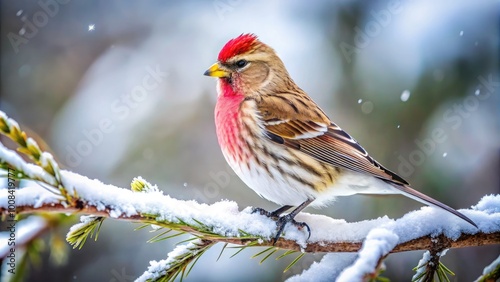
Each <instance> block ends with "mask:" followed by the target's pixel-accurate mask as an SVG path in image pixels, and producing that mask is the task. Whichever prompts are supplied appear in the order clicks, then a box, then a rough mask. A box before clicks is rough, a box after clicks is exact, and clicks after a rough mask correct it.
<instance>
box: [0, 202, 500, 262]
mask: <svg viewBox="0 0 500 282" xmlns="http://www.w3.org/2000/svg"><path fill="white" fill-rule="evenodd" d="M110 211H111V210H110V209H106V210H98V209H97V208H96V207H95V206H92V205H89V204H85V205H83V204H82V206H81V208H76V207H64V206H63V205H62V204H46V205H42V206H40V207H36V208H35V207H33V206H17V212H18V213H25V214H29V213H40V212H56V213H74V214H82V215H84V214H85V215H94V216H100V217H108V218H109V217H111V216H110ZM0 212H1V213H6V209H5V208H4V207H0ZM114 219H117V220H124V221H133V222H151V220H152V219H151V217H147V216H141V215H130V216H126V215H120V216H119V217H115V218H114ZM175 229H176V230H177V231H183V232H187V233H191V234H194V235H197V236H202V237H203V239H204V240H210V241H214V242H224V243H231V244H236V245H247V244H248V243H249V242H254V241H255V238H237V237H221V236H218V235H213V236H211V235H207V234H206V233H203V232H200V231H199V230H198V229H197V228H194V227H192V226H189V225H180V226H178V228H175ZM499 243H500V231H496V232H492V233H484V232H478V233H476V234H462V235H460V237H459V238H458V239H456V240H453V239H450V238H448V237H446V236H444V235H443V234H440V235H439V236H437V237H432V236H430V235H427V236H422V237H418V238H415V239H413V240H410V241H407V242H402V243H400V244H398V245H397V246H396V247H395V248H394V249H393V250H392V251H391V253H399V252H407V251H415V250H434V249H436V250H437V251H441V250H443V249H449V248H464V247H475V246H483V245H493V244H499ZM362 244H363V241H357V242H328V241H321V242H308V243H307V246H306V247H305V248H304V247H302V246H301V245H299V244H298V243H297V242H296V241H294V240H290V239H284V238H280V239H279V240H278V241H277V242H276V244H275V245H274V246H275V247H278V248H281V249H286V250H295V251H303V252H309V253H321V252H324V253H331V252H358V251H359V250H360V248H361V246H362ZM253 246H273V244H272V242H271V241H261V242H259V243H256V244H253Z"/></svg>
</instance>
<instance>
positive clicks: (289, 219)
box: [252, 208, 311, 245]
mask: <svg viewBox="0 0 500 282" xmlns="http://www.w3.org/2000/svg"><path fill="white" fill-rule="evenodd" d="M282 212H283V209H277V210H275V211H273V212H269V211H266V210H265V209H262V208H254V209H253V210H252V213H259V214H261V215H265V216H267V217H269V218H271V219H273V220H275V221H276V227H277V229H278V232H277V233H276V236H274V238H273V245H275V244H276V242H278V239H279V238H280V236H281V234H282V233H283V231H284V230H285V226H286V224H287V223H291V224H293V225H294V226H295V227H297V228H298V229H299V230H303V229H304V227H305V228H306V229H307V233H308V236H307V240H309V238H310V237H311V228H309V225H307V223H305V222H297V221H295V219H293V216H292V215H291V214H287V215H283V216H281V214H282Z"/></svg>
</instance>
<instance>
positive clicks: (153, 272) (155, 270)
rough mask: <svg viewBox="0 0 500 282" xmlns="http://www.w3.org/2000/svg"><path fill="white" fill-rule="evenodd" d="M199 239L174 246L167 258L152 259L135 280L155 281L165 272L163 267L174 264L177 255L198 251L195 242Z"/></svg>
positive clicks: (140, 281)
mask: <svg viewBox="0 0 500 282" xmlns="http://www.w3.org/2000/svg"><path fill="white" fill-rule="evenodd" d="M199 242H200V240H196V241H194V242H190V243H188V244H185V245H179V246H177V247H175V249H174V250H173V251H171V252H170V253H168V258H167V259H164V260H160V261H156V260H152V261H150V262H149V264H150V266H149V267H148V270H146V271H145V272H144V273H143V274H142V275H141V276H140V277H139V278H137V279H136V280H135V281H136V282H142V281H144V282H145V281H156V280H158V278H160V277H161V276H163V275H165V274H166V271H165V269H167V268H168V267H169V266H170V265H171V264H175V263H176V261H177V259H178V258H179V257H183V256H185V255H186V254H189V253H193V254H196V253H197V252H198V250H197V246H196V245H195V244H196V243H199Z"/></svg>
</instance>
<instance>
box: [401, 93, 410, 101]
mask: <svg viewBox="0 0 500 282" xmlns="http://www.w3.org/2000/svg"><path fill="white" fill-rule="evenodd" d="M410 95H411V93H410V90H405V91H403V93H401V101H403V102H406V101H408V99H410Z"/></svg>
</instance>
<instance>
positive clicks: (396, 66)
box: [0, 0, 500, 281]
mask: <svg viewBox="0 0 500 282" xmlns="http://www.w3.org/2000/svg"><path fill="white" fill-rule="evenodd" d="M0 3H1V88H0V98H1V100H0V109H1V110H2V111H5V112H6V113H7V114H8V115H9V116H10V117H12V118H14V119H16V120H17V121H18V122H19V123H20V124H21V125H22V126H23V128H24V129H25V130H27V132H28V133H29V134H31V135H32V136H34V135H36V136H38V137H37V138H39V142H42V141H41V140H44V141H45V142H46V146H45V149H47V150H49V151H51V152H53V153H54V155H55V156H56V157H57V159H58V161H59V162H60V163H61V164H62V165H63V167H64V168H65V169H68V170H72V171H75V172H78V173H80V174H83V175H86V176H88V177H90V178H98V179H100V180H102V181H103V182H105V183H112V184H115V185H118V186H121V187H128V186H129V184H130V181H131V180H132V178H133V177H135V176H138V175H141V176H143V177H144V178H146V179H147V180H149V181H150V182H152V183H154V184H158V186H159V187H160V188H161V189H162V190H163V191H165V193H167V194H170V195H171V196H173V197H176V198H180V199H186V200H187V199H196V200H198V201H200V202H206V203H214V202H216V201H219V200H221V199H229V200H233V201H236V202H238V204H239V206H240V208H244V207H246V206H260V207H263V208H266V209H274V208H276V206H275V205H274V204H272V203H270V202H268V201H266V200H264V199H261V198H259V197H258V196H257V195H256V194H255V193H254V192H253V191H251V190H250V189H248V188H247V187H245V185H244V184H243V183H242V182H241V181H240V180H239V179H238V177H237V176H236V175H235V174H234V173H233V172H232V171H231V169H230V168H229V167H228V166H227V165H226V163H225V161H224V159H223V157H222V154H221V153H220V149H219V147H218V144H217V141H216V136H215V128H214V123H213V109H214V105H215V101H216V90H215V80H213V79H211V78H207V77H204V76H203V75H202V74H203V72H204V71H205V69H206V68H208V67H209V66H210V65H211V64H212V63H213V62H214V61H215V60H216V58H217V54H218V52H219V50H220V48H221V47H222V46H223V45H224V44H225V42H226V41H227V40H229V39H231V38H233V37H235V36H237V35H239V34H241V33H247V32H252V33H255V34H257V35H258V36H259V37H260V38H261V40H262V41H264V42H266V43H268V44H269V45H270V46H272V47H273V48H275V50H276V51H277V52H278V53H279V55H280V56H281V58H282V59H283V61H284V62H285V65H286V66H287V68H288V70H289V72H290V73H291V75H292V77H293V78H294V80H295V81H296V82H297V83H298V85H300V86H301V87H302V88H303V89H304V90H305V91H307V92H308V93H309V94H310V95H311V96H312V97H313V99H315V100H316V101H317V102H318V103H319V104H320V105H321V106H322V108H323V109H324V111H325V112H326V113H328V114H329V116H330V117H331V118H332V119H333V120H334V121H336V123H338V124H339V125H340V126H341V127H342V128H344V129H346V130H347V131H348V132H349V133H351V135H353V136H354V137H355V138H356V139H357V140H358V141H359V142H360V143H361V144H362V145H363V146H364V147H365V148H366V149H367V150H368V151H369V152H370V154H371V155H372V156H374V157H375V158H376V159H377V160H379V161H380V162H381V163H382V164H384V165H385V166H387V167H388V168H390V169H392V170H394V171H395V172H398V173H400V174H401V175H403V176H404V177H405V178H407V179H408V180H409V181H410V182H411V183H412V184H413V186H414V187H415V188H417V189H418V190H420V191H423V192H424V193H426V194H428V195H431V196H433V197H435V198H436V199H439V200H441V201H443V202H445V203H447V204H449V205H450V206H452V207H456V208H468V207H470V206H471V205H473V204H475V203H477V202H478V201H479V199H480V198H481V197H482V196H483V195H486V194H491V193H499V192H500V180H499V178H500V176H499V171H500V114H499V113H500V95H499V89H500V78H499V76H498V74H499V73H498V65H499V56H498V51H499V46H500V45H499V24H500V21H499V12H500V10H499V2H498V1H486V0H479V1H462V0H460V1H431V0H422V1H382V0H381V1H315V2H314V4H312V3H311V2H310V1H309V2H306V1H284V0H280V1H247V0H215V1H75V0H73V1H71V0H65V1H62V0H60V1H59V2H56V1H55V0H41V1H38V2H37V1H1V2H0ZM145 81H146V82H145ZM148 81H149V82H148ZM103 124H106V125H104V126H103ZM436 131H437V132H439V133H436ZM436 135H439V136H440V137H439V138H436V137H435V136H436ZM433 136H434V137H433ZM2 140H5V139H2ZM420 206H421V205H420V204H419V203H416V202H414V201H412V200H410V199H406V198H404V197H400V196H388V197H370V196H353V197H345V198H339V199H338V201H337V202H336V203H335V204H334V205H333V206H331V207H329V208H324V209H322V210H314V209H308V210H307V211H308V212H312V213H321V214H327V215H330V216H333V217H336V218H345V219H346V220H349V221H358V220H364V219H370V218H377V217H379V216H383V215H386V214H387V215H389V216H390V217H395V218H397V217H400V216H402V215H403V214H404V213H406V212H408V211H410V210H414V209H418V208H419V207H420ZM77 220H78V219H77V218H75V219H74V222H76V221H77ZM68 226H69V225H68ZM68 226H62V227H61V228H60V229H58V230H55V231H54V232H55V233H56V234H60V235H61V236H64V235H65V233H66V232H67V229H68ZM137 226H138V225H137V224H132V223H124V222H113V221H112V220H108V221H107V222H106V223H105V224H104V226H103V228H102V231H101V234H100V236H99V240H98V241H97V242H94V241H88V242H87V244H86V245H85V246H84V248H83V249H82V250H70V251H69V253H68V257H67V259H66V261H65V262H63V263H62V264H60V265H54V264H53V263H51V260H50V259H49V257H50V253H49V252H48V251H46V252H44V253H43V254H42V257H43V258H44V260H43V261H42V263H41V265H40V266H39V267H37V268H31V270H30V273H29V275H28V278H27V280H28V281H132V279H133V278H135V277H138V276H139V275H140V274H141V273H142V272H143V271H144V270H146V268H147V266H148V265H149V261H150V260H153V259H155V260H159V259H163V258H165V257H166V255H167V253H168V252H169V251H170V250H172V248H173V244H174V243H175V242H177V241H180V240H176V239H174V240H170V241H164V242H160V243H155V244H147V243H145V241H146V240H147V239H149V238H151V237H152V236H153V235H152V234H150V233H149V232H147V231H146V230H141V231H135V232H134V231H133V229H134V228H136V227H137ZM313 232H314V230H313ZM46 238H50V235H47V236H46ZM48 242H49V241H47V244H48ZM220 247H221V246H220ZM220 247H215V248H214V249H213V250H211V251H210V252H209V253H208V254H207V255H205V256H204V257H203V258H202V259H201V260H200V261H199V263H198V265H197V266H196V267H195V268H194V270H193V271H192V273H191V274H190V276H189V277H188V279H187V281H199V280H203V281H257V280H260V281H276V280H283V279H285V278H287V277H289V276H290V275H293V274H297V273H300V272H301V271H302V269H303V268H304V267H307V266H308V264H310V263H312V262H313V261H315V260H319V259H320V258H321V255H320V254H316V255H308V256H306V257H305V258H304V259H303V260H302V261H301V262H300V263H298V264H297V265H296V266H295V267H293V268H292V269H291V270H290V271H288V272H287V273H282V270H283V268H284V267H285V266H286V265H287V263H289V262H290V260H288V261H286V260H284V261H278V262H274V261H268V262H267V263H265V264H264V265H259V264H258V260H250V259H249V258H250V256H252V255H253V254H255V253H256V252H257V250H254V251H245V252H243V253H242V254H240V255H238V256H236V257H234V258H232V259H229V256H230V254H231V252H228V253H225V254H224V255H223V256H222V258H221V259H220V260H219V261H218V262H216V258H217V256H218V254H219V251H220ZM46 249H48V248H46ZM499 253H500V249H499V247H497V246H488V247H475V248H465V249H459V250H452V251H450V252H448V254H447V255H446V256H445V257H444V258H443V262H444V263H445V264H446V265H447V266H448V267H449V268H450V269H452V270H453V271H455V273H456V276H455V277H454V278H452V280H453V281H471V280H474V279H475V278H477V277H478V276H479V275H480V274H481V272H482V268H483V267H484V266H485V265H487V264H489V263H490V262H491V261H493V260H494V259H495V258H496V257H497V256H498V254H499ZM421 255H422V252H410V253H404V254H395V255H391V256H390V257H389V258H388V259H387V261H386V264H387V268H388V271H387V272H386V273H385V276H387V277H389V278H391V279H393V280H394V281H402V280H409V277H411V276H412V275H413V272H412V270H411V269H412V267H414V266H416V264H417V262H418V260H419V259H420V257H421Z"/></svg>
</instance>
